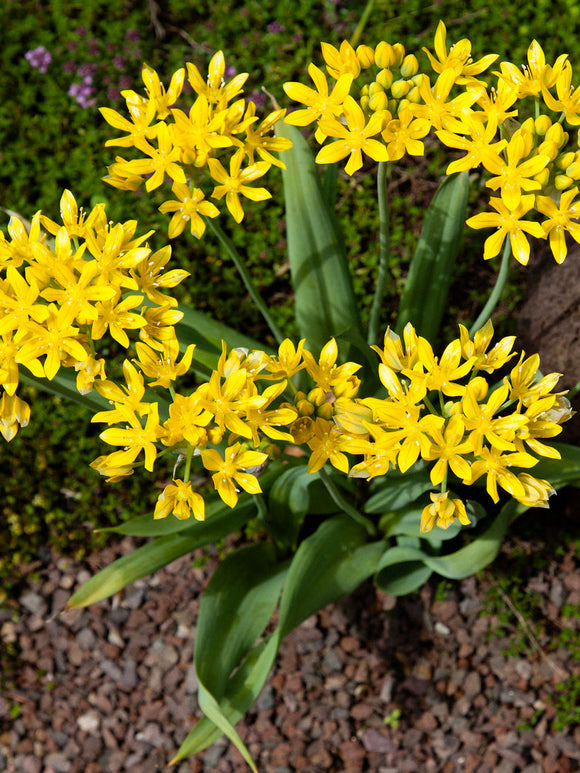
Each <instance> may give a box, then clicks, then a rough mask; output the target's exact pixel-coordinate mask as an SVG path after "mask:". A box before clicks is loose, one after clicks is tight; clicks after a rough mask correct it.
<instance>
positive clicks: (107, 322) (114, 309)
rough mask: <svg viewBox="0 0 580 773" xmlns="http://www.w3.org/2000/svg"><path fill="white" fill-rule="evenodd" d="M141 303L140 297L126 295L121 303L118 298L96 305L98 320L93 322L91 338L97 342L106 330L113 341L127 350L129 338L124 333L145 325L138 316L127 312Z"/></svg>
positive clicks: (141, 297) (141, 298) (143, 320)
mask: <svg viewBox="0 0 580 773" xmlns="http://www.w3.org/2000/svg"><path fill="white" fill-rule="evenodd" d="M142 301H143V296H142V295H128V296H127V297H126V298H124V299H123V300H122V301H121V300H119V297H118V296H117V297H116V298H114V299H113V300H110V301H102V302H101V301H99V302H98V303H97V304H96V309H97V311H98V319H96V320H95V321H94V322H93V325H92V328H91V338H92V339H93V340H94V341H98V340H99V339H100V338H102V337H103V336H104V335H105V333H106V331H107V329H108V330H109V334H110V335H111V336H112V337H113V338H114V339H115V341H118V342H119V343H120V344H121V346H124V347H125V349H128V348H129V336H128V335H127V333H126V332H125V331H126V330H138V329H139V328H140V327H144V326H145V325H146V324H147V323H146V321H145V319H144V318H143V317H142V316H141V315H140V314H135V313H134V312H131V311H129V309H134V308H135V307H136V306H139V304H140V303H141V302H142Z"/></svg>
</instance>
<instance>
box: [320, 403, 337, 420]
mask: <svg viewBox="0 0 580 773" xmlns="http://www.w3.org/2000/svg"><path fill="white" fill-rule="evenodd" d="M316 415H317V416H320V418H321V419H326V420H327V421H330V420H331V419H332V417H333V415H334V409H333V407H332V405H331V404H330V403H323V404H322V405H321V406H320V407H319V408H318V409H317V411H316Z"/></svg>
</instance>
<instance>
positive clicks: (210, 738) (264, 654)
mask: <svg viewBox="0 0 580 773" xmlns="http://www.w3.org/2000/svg"><path fill="white" fill-rule="evenodd" d="M278 647H279V637H278V635H277V632H276V631H274V632H273V633H271V634H270V635H269V636H267V637H266V638H265V639H264V640H263V641H261V642H260V644H258V645H257V646H256V647H254V649H253V650H252V651H251V652H250V653H249V654H248V655H247V657H246V658H244V661H243V663H242V664H241V665H240V667H239V668H238V670H237V671H236V673H235V674H234V675H233V676H232V677H231V679H230V681H229V683H228V686H227V688H226V692H225V694H224V696H223V698H222V700H221V701H220V708H221V712H222V714H223V715H224V716H225V717H226V719H227V720H228V721H229V723H230V724H231V725H235V724H236V722H238V720H240V719H241V718H242V717H243V716H244V714H245V713H246V711H247V710H248V709H249V708H250V706H251V705H252V703H253V702H254V701H255V700H256V698H257V697H258V695H259V694H260V691H261V690H262V687H263V686H264V684H265V683H266V680H267V678H268V675H269V674H270V671H271V669H272V666H273V665H274V661H275V660H276V655H277V653H278ZM222 735H223V732H222V730H220V728H219V727H217V726H216V725H215V724H214V722H212V721H211V720H210V719H208V717H202V718H201V719H200V720H199V721H198V722H197V724H196V726H195V727H194V728H193V730H192V731H191V732H190V733H189V734H188V735H187V737H186V738H185V740H184V741H183V743H182V744H181V746H180V747H179V750H178V752H177V754H176V756H175V758H174V759H173V760H172V762H178V761H179V760H183V759H185V758H186V757H190V756H191V755H192V754H197V753H198V752H200V751H203V750H204V749H206V748H207V747H208V746H211V744H212V743H215V741H217V740H218V738H220V737H221V736H222Z"/></svg>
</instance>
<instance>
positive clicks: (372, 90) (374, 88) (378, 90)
mask: <svg viewBox="0 0 580 773" xmlns="http://www.w3.org/2000/svg"><path fill="white" fill-rule="evenodd" d="M384 93H385V90H384V88H383V87H382V86H381V84H380V83H377V81H374V82H373V83H371V84H370V86H369V87H368V95H369V97H374V96H375V94H384Z"/></svg>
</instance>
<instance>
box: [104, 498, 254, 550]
mask: <svg viewBox="0 0 580 773" xmlns="http://www.w3.org/2000/svg"><path fill="white" fill-rule="evenodd" d="M255 514H256V504H255V502H254V500H253V499H252V498H251V497H250V496H249V495H242V496H240V499H239V500H238V503H237V505H236V506H235V508H233V509H232V508H231V507H229V506H228V505H226V504H225V503H224V502H222V500H221V499H217V500H213V501H211V502H206V505H205V521H196V520H195V519H194V518H190V519H189V520H187V521H180V520H179V519H178V518H175V517H173V516H171V515H170V516H168V517H167V518H161V519H158V520H155V519H154V518H153V514H152V513H149V514H148V515H143V516H141V517H140V518H133V519H132V520H130V521H126V522H125V523H120V524H119V525H118V526H108V527H106V528H104V529H99V531H112V532H114V533H115V534H128V535H130V536H132V537H161V536H164V535H167V534H177V533H178V532H182V533H183V532H184V531H187V532H189V531H191V532H192V533H193V534H194V535H195V537H196V540H198V539H203V540H204V541H203V543H201V544H202V545H207V544H208V543H209V542H214V541H215V540H218V539H221V538H222V537H225V535H226V534H231V532H233V531H237V530H238V529H239V528H241V527H242V526H243V525H244V523H246V522H247V521H248V520H249V519H250V518H252V517H253V516H254V515H255ZM198 547H201V545H200V544H196V548H198Z"/></svg>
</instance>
